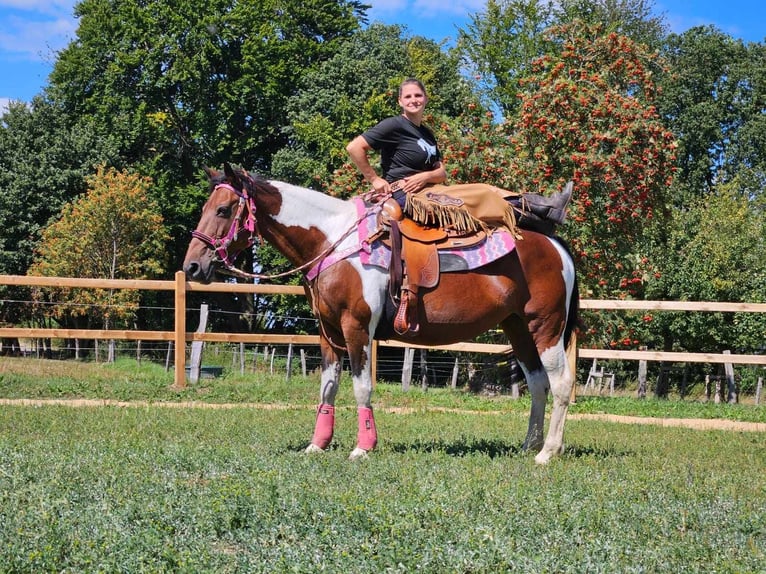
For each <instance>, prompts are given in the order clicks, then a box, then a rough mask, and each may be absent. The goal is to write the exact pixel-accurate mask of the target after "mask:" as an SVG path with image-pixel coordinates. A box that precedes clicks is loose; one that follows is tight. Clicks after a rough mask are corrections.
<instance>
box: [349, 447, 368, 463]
mask: <svg viewBox="0 0 766 574" xmlns="http://www.w3.org/2000/svg"><path fill="white" fill-rule="evenodd" d="M366 458H368V455H367V451H366V450H364V449H363V448H359V447H356V448H355V449H354V450H352V451H351V454H350V455H348V460H364V459H366Z"/></svg>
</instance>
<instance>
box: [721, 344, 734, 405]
mask: <svg viewBox="0 0 766 574" xmlns="http://www.w3.org/2000/svg"><path fill="white" fill-rule="evenodd" d="M723 354H724V355H731V351H729V350H726V351H724V352H723ZM723 370H724V372H725V373H726V384H727V386H728V393H727V397H726V399H727V401H728V402H729V404H734V403H736V402H737V382H736V381H735V380H734V365H732V364H731V363H724V364H723Z"/></svg>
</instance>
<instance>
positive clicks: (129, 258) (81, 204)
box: [30, 168, 167, 328]
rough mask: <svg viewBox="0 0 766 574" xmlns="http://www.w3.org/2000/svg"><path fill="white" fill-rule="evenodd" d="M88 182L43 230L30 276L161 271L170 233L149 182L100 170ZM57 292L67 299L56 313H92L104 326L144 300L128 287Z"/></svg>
mask: <svg viewBox="0 0 766 574" xmlns="http://www.w3.org/2000/svg"><path fill="white" fill-rule="evenodd" d="M88 184H89V187H90V189H89V191H88V192H87V193H86V194H85V195H83V196H81V197H79V198H77V199H76V200H74V201H73V202H71V203H68V204H66V205H65V206H64V208H63V209H62V212H61V218H60V219H59V220H58V221H56V222H54V223H52V224H51V225H50V226H49V227H47V228H46V229H45V231H44V232H43V235H42V242H41V243H40V246H39V247H38V249H37V254H36V261H35V263H34V264H33V265H32V267H31V268H30V274H32V275H44V276H52V277H86V278H98V279H146V278H149V277H152V276H157V275H159V274H160V273H161V272H162V269H163V265H162V261H161V258H160V256H159V254H161V253H162V246H163V244H164V242H165V241H166V240H167V236H166V231H165V228H164V226H163V222H162V216H161V215H160V213H159V209H158V208H157V206H156V205H155V204H154V202H152V201H151V199H150V198H149V194H148V191H149V188H150V187H151V180H149V179H148V178H142V177H140V176H138V175H134V174H128V173H125V172H117V171H116V170H114V169H109V170H104V169H103V168H99V169H98V172H97V173H96V175H94V176H93V177H91V178H89V179H88ZM45 291H46V290H43V292H45ZM54 292H57V293H58V294H57V295H55V296H54V298H55V299H57V300H64V301H67V303H66V304H65V305H62V306H60V307H56V308H55V311H54V313H56V314H57V315H58V316H60V317H63V316H72V315H81V314H89V313H92V314H94V315H95V316H97V317H103V321H104V325H106V328H109V327H108V325H109V324H113V322H114V321H115V320H117V321H119V320H122V321H126V320H128V319H130V318H132V317H133V316H134V313H135V311H136V307H137V305H138V301H139V298H140V294H139V293H138V292H137V291H133V290H130V289H117V290H111V289H110V290H102V289H83V290H80V289H76V290H71V289H62V290H55V291H54ZM96 323H98V322H97V321H96Z"/></svg>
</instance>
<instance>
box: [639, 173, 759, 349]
mask: <svg viewBox="0 0 766 574" xmlns="http://www.w3.org/2000/svg"><path fill="white" fill-rule="evenodd" d="M744 188H745V186H743V185H741V184H740V182H739V181H738V180H736V179H735V180H733V181H731V182H729V183H725V184H720V185H718V186H717V187H716V190H715V191H714V192H711V193H710V194H708V195H706V196H704V197H697V198H696V199H693V200H692V201H691V202H690V203H689V204H688V205H687V208H686V209H685V210H679V211H677V212H676V217H675V219H674V221H673V223H674V225H673V227H672V228H671V230H670V232H669V234H668V235H669V237H668V239H667V243H666V244H662V245H661V246H659V249H660V250H659V253H658V254H657V255H658V256H657V257H656V265H657V268H658V271H659V273H658V277H657V278H655V279H654V280H653V281H651V282H650V283H649V284H648V287H647V295H648V296H650V297H654V298H662V299H666V298H667V299H671V300H680V301H725V302H764V301H766V282H765V281H764V279H765V278H766V259H764V257H763V254H764V253H766V214H765V213H764V211H763V209H759V208H757V206H756V205H754V199H753V198H752V197H751V196H750V194H749V193H747V191H743V189H744ZM650 317H651V316H650ZM652 319H653V321H652V322H653V323H654V324H655V325H656V327H655V329H656V331H657V332H658V333H659V334H660V335H661V341H659V343H660V344H661V345H662V346H663V348H664V349H666V350H695V351H707V352H721V351H722V350H725V349H732V350H736V351H737V352H741V353H758V352H762V350H763V345H764V340H763V334H764V333H765V332H766V319H764V317H762V316H757V314H749V313H742V314H735V313H704V314H703V313H695V314H692V315H685V314H683V315H681V314H670V313H663V314H658V315H657V316H656V317H653V318H652Z"/></svg>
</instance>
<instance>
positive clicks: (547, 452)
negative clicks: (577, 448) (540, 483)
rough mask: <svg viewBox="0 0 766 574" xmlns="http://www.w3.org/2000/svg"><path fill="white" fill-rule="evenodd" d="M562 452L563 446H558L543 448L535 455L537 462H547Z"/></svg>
mask: <svg viewBox="0 0 766 574" xmlns="http://www.w3.org/2000/svg"><path fill="white" fill-rule="evenodd" d="M563 452H564V446H563V445H562V446H560V447H559V448H544V449H543V450H541V451H540V452H539V453H537V456H536V457H535V462H536V463H537V464H548V463H549V462H550V461H551V459H552V458H553V457H554V456H559V455H561V454H562V453H563Z"/></svg>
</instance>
